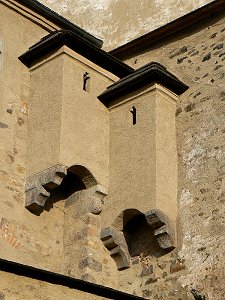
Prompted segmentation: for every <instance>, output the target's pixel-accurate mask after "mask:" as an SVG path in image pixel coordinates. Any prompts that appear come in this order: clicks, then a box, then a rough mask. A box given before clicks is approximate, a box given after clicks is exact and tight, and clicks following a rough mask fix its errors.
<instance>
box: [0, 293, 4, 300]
mask: <svg viewBox="0 0 225 300" xmlns="http://www.w3.org/2000/svg"><path fill="white" fill-rule="evenodd" d="M0 300H5V295H4V294H3V293H2V292H0Z"/></svg>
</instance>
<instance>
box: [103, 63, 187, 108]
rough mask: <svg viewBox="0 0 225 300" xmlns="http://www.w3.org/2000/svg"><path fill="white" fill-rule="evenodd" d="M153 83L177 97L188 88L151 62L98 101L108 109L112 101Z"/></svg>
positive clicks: (164, 69)
mask: <svg viewBox="0 0 225 300" xmlns="http://www.w3.org/2000/svg"><path fill="white" fill-rule="evenodd" d="M152 83H159V84H161V85H162V86H164V87H166V88H167V89H169V90H171V91H172V92H173V93H175V94H176V95H181V94H183V93H184V92H185V91H186V90H187V89H188V86H187V85H186V84H185V83H183V82H182V81H180V80H179V79H178V78H177V77H176V76H174V75H173V74H172V73H170V72H169V71H167V69H166V68H165V67H164V66H162V65H161V64H159V63H157V62H151V63H149V64H147V65H145V66H143V67H141V68H139V69H137V70H135V71H134V72H133V73H131V74H130V75H128V76H126V77H124V78H122V79H120V80H119V81H117V82H116V83H114V84H112V85H111V86H109V87H108V88H107V89H106V91H105V92H103V93H102V94H101V95H99V96H98V99H99V100H100V101H101V102H102V103H103V104H104V105H106V106H107V107H109V106H110V103H111V101H113V100H116V99H119V98H121V97H123V96H126V95H128V94H130V93H132V92H135V91H137V90H139V89H141V88H144V87H146V86H149V85H150V84H152Z"/></svg>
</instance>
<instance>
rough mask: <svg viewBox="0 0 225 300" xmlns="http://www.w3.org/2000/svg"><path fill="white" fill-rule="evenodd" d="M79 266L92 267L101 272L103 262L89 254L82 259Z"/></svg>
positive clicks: (81, 267)
mask: <svg viewBox="0 0 225 300" xmlns="http://www.w3.org/2000/svg"><path fill="white" fill-rule="evenodd" d="M79 268H80V269H84V268H90V269H92V270H94V271H96V272H100V271H102V264H101V263H100V262H99V261H97V260H95V259H94V258H93V257H91V256H88V257H86V258H85V259H83V260H81V261H80V263H79Z"/></svg>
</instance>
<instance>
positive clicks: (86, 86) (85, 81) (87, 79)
mask: <svg viewBox="0 0 225 300" xmlns="http://www.w3.org/2000/svg"><path fill="white" fill-rule="evenodd" d="M90 79H91V77H90V75H89V73H88V72H85V73H84V74H83V91H86V92H89V91H90Z"/></svg>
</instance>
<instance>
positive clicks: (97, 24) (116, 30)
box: [41, 0, 212, 50]
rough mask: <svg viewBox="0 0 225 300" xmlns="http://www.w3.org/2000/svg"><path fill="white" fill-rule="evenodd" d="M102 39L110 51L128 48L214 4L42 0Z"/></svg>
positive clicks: (157, 0) (201, 0) (155, 0)
mask: <svg viewBox="0 0 225 300" xmlns="http://www.w3.org/2000/svg"><path fill="white" fill-rule="evenodd" d="M41 2H42V3H43V4H45V5H47V6H49V7H51V8H52V9H53V10H55V11H57V12H59V13H60V14H62V15H63V16H65V17H66V18H68V19H69V20H71V21H72V22H74V23H75V24H77V25H78V26H80V27H81V28H84V29H85V30H87V31H88V32H90V33H92V34H93V35H96V36H97V37H100V38H101V39H103V41H104V45H103V47H104V48H105V49H107V50H110V49H113V48H115V47H118V46H120V45H122V44H125V43H126V42H128V41H131V40H132V39H134V38H136V37H138V36H141V35H143V34H145V33H147V32H150V31H152V30H153V29H155V28H158V27H160V26H162V25H164V24H166V23H168V22H170V21H172V20H174V19H176V18H178V17H181V16H183V15H185V14H187V13H189V12H191V11H193V10H195V9H197V8H199V7H201V6H203V5H205V4H207V3H210V2H212V0H198V1H195V0H189V1H186V0H179V1H176V0H169V1H167V2H166V5H165V1H162V0H138V1H130V0H116V1H115V0H76V1H74V0H41Z"/></svg>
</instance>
